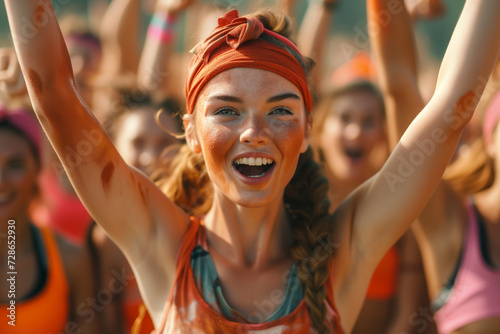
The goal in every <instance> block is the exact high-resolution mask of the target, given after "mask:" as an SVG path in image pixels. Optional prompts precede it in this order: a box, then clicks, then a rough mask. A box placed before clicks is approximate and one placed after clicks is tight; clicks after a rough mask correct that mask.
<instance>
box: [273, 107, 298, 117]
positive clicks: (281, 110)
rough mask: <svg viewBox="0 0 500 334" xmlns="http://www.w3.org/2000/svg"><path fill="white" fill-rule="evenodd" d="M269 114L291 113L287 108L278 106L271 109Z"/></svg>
mask: <svg viewBox="0 0 500 334" xmlns="http://www.w3.org/2000/svg"><path fill="white" fill-rule="evenodd" d="M271 115H293V113H292V111H291V110H290V109H289V108H285V107H278V108H275V109H273V110H272V111H271Z"/></svg>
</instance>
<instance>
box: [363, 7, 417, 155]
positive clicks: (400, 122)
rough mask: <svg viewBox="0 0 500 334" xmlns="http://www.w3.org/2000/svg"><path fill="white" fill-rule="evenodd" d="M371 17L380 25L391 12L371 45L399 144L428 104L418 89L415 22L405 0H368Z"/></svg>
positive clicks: (393, 136) (389, 127)
mask: <svg viewBox="0 0 500 334" xmlns="http://www.w3.org/2000/svg"><path fill="white" fill-rule="evenodd" d="M366 7H367V17H368V22H371V23H370V24H377V23H378V22H379V20H380V18H381V17H383V13H388V14H387V15H389V17H388V19H386V20H385V22H387V23H385V22H384V23H385V24H377V25H376V27H377V30H375V31H372V33H370V45H371V47H372V50H373V54H374V59H375V63H376V66H377V70H378V78H379V84H380V90H381V92H382V95H383V97H384V103H385V111H386V116H387V130H388V134H389V141H390V144H391V147H395V146H396V144H397V143H398V142H399V139H400V138H401V136H402V135H403V133H404V132H405V131H406V129H407V128H408V125H410V123H411V122H412V121H413V119H414V118H415V117H416V116H417V115H418V113H419V112H420V110H422V108H423V107H424V103H423V101H422V98H421V97H420V93H419V91H418V83H417V74H418V73H417V55H416V47H415V38H414V36H413V22H412V20H410V17H409V14H408V11H407V10H406V8H405V1H404V0H367V2H366Z"/></svg>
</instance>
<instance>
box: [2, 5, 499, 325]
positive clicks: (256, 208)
mask: <svg viewBox="0 0 500 334" xmlns="http://www.w3.org/2000/svg"><path fill="white" fill-rule="evenodd" d="M6 5H7V6H6V7H7V12H8V16H9V22H10V26H11V31H12V32H13V36H14V42H15V46H16V49H17V53H18V55H19V58H20V62H21V66H22V68H23V73H25V75H26V77H25V79H26V82H27V83H28V89H29V91H30V95H31V98H32V102H33V105H34V106H35V109H36V112H37V114H38V116H39V119H40V120H41V122H42V124H43V126H44V129H45V131H46V133H47V135H48V136H49V138H50V140H51V143H52V144H53V146H54V148H55V150H56V151H57V152H58V153H60V155H63V154H64V150H65V148H66V147H68V146H69V147H73V148H76V147H77V146H78V145H79V143H80V142H81V140H83V139H84V135H85V133H86V132H90V133H98V134H102V135H103V137H104V139H103V140H102V141H101V142H100V144H99V145H96V146H95V147H93V148H92V151H91V152H90V153H89V154H88V155H86V156H85V157H83V158H82V159H83V162H82V163H81V164H79V165H77V166H75V165H74V164H72V165H71V166H70V161H64V159H63V164H65V166H66V167H67V170H68V174H69V175H70V178H71V180H72V182H73V185H74V187H75V189H76V190H77V192H78V194H79V196H81V198H82V200H83V201H84V203H85V205H86V206H87V208H88V209H89V211H90V212H91V214H92V216H93V217H94V218H95V220H96V222H98V223H99V224H100V225H101V226H102V227H103V228H104V230H106V231H107V232H108V234H109V235H110V236H111V238H112V239H113V240H114V241H115V242H116V244H117V245H118V246H119V247H120V248H121V250H122V251H123V252H124V253H125V255H126V256H127V259H128V260H129V262H130V263H131V266H132V268H133V269H134V272H135V273H136V278H137V281H138V284H139V288H140V290H141V294H142V296H143V299H144V301H145V304H146V306H147V308H148V310H149V312H150V314H151V317H152V319H153V322H154V323H155V325H156V327H157V328H158V331H159V332H161V333H226V332H230V333H310V332H319V333H328V332H336V333H342V332H344V331H345V332H350V331H351V329H352V327H353V324H354V322H355V319H356V316H357V314H358V312H359V309H360V307H361V305H362V303H363V299H364V296H365V293H366V288H367V286H368V283H369V280H370V277H371V274H372V273H373V270H374V268H375V267H376V265H377V263H378V262H379V260H380V259H381V258H382V256H383V255H384V254H385V253H386V252H387V251H388V249H389V248H390V247H391V246H392V244H393V243H394V242H395V241H396V240H397V239H398V238H399V237H400V236H401V234H402V233H403V232H404V231H405V230H406V229H407V228H408V227H409V226H410V224H411V222H412V221H413V220H414V219H415V218H416V216H417V215H418V214H419V212H420V210H421V209H422V208H423V206H424V204H425V202H426V201H427V200H428V198H429V197H430V196H431V194H432V192H433V190H434V188H435V186H436V184H437V183H438V182H439V180H440V179H441V176H442V173H443V171H444V166H445V165H446V164H447V162H448V160H449V159H450V157H451V155H452V153H453V151H454V148H455V146H456V144H457V143H458V140H459V138H460V135H461V133H462V130H463V128H464V127H465V125H466V124H467V121H468V118H469V117H468V111H469V110H471V109H473V108H474V107H475V105H476V101H475V99H473V97H474V96H476V95H477V96H479V95H480V94H481V93H482V92H481V90H480V89H476V88H475V86H476V83H475V81H474V80H473V79H472V78H477V77H484V76H488V75H489V73H490V71H491V67H492V65H493V63H494V61H495V59H496V56H497V54H498V50H499V48H500V38H497V39H495V41H494V42H493V41H491V40H489V39H487V38H486V37H485V34H484V33H483V30H484V29H485V26H487V29H488V31H490V32H492V33H495V34H500V22H498V20H496V18H497V16H498V14H499V13H500V3H498V2H495V1H477V0H474V1H468V2H467V4H466V8H465V11H464V15H463V18H462V19H461V20H460V21H459V23H458V27H457V29H456V32H455V36H454V38H453V39H452V41H451V43H450V46H449V53H450V54H453V55H457V54H459V55H463V57H462V56H461V57H455V56H450V55H448V57H445V61H444V64H443V72H442V78H440V79H441V80H440V81H439V84H438V88H437V89H436V93H435V95H434V96H433V98H432V100H431V102H430V103H429V104H428V105H427V106H426V108H425V109H424V110H423V111H422V114H421V116H420V117H419V118H418V119H416V120H415V122H414V123H413V124H412V125H411V126H410V127H409V129H408V131H407V132H406V134H405V136H404V137H403V139H402V142H401V144H400V145H398V146H397V147H396V149H395V150H394V152H393V154H392V155H391V156H390V157H389V159H388V161H387V163H386V164H385V165H384V167H383V168H382V169H381V170H380V172H379V173H377V174H376V175H375V176H374V177H372V178H370V179H369V180H368V181H366V183H364V184H363V185H361V186H360V187H359V188H357V189H356V190H355V191H354V192H353V193H352V194H351V195H350V196H349V197H347V198H346V200H345V201H344V202H343V203H342V204H341V205H340V206H339V208H338V209H337V210H336V211H335V214H334V215H333V216H331V215H329V214H328V208H329V201H328V199H327V191H328V186H327V180H326V179H325V177H324V176H322V173H321V169H320V168H319V166H318V165H317V164H316V163H315V162H314V161H313V159H312V154H311V151H310V149H309V139H310V136H311V125H312V115H311V114H310V113H309V112H310V110H311V108H312V96H311V93H310V91H309V89H308V86H307V72H308V68H309V65H310V61H309V60H308V59H305V58H304V57H303V56H302V55H301V54H300V52H299V51H298V49H297V48H296V47H295V46H294V44H293V43H292V42H291V41H290V40H289V39H288V37H287V32H286V31H287V28H288V23H287V21H286V20H284V19H282V18H280V17H278V16H276V15H275V14H273V13H272V12H269V11H268V12H260V13H257V14H253V15H248V16H244V17H239V15H238V13H237V12H236V11H230V12H228V13H226V14H225V15H224V16H222V17H221V18H219V21H218V27H217V28H216V29H215V30H214V31H213V32H212V33H211V34H210V36H209V37H207V38H206V39H205V40H204V41H203V42H201V43H199V44H198V45H196V46H195V48H194V49H193V50H192V53H194V56H193V60H192V62H191V65H190V67H189V71H188V75H187V80H186V100H187V104H186V114H185V116H184V118H183V120H184V127H185V133H186V141H187V145H186V146H184V147H182V148H181V151H180V155H179V158H178V160H177V164H176V165H173V170H172V171H171V178H168V179H167V180H163V182H161V184H160V186H161V188H162V189H163V190H164V191H162V190H160V188H158V187H157V186H156V185H155V184H153V183H152V182H151V181H150V180H149V179H148V178H146V177H145V176H144V175H143V174H141V173H139V172H137V171H136V170H135V169H133V168H130V167H129V166H128V165H127V164H126V163H125V162H124V161H123V159H122V158H121V157H120V156H119V154H118V153H117V151H116V149H115V148H114V147H113V144H112V143H111V141H110V140H109V139H108V138H107V137H106V136H105V135H104V134H103V129H102V127H101V126H100V125H99V123H98V122H97V121H96V120H95V119H94V118H93V117H92V116H91V113H90V111H89V110H88V108H87V106H86V105H85V104H84V103H82V102H81V99H80V97H79V95H78V92H77V91H76V90H75V89H74V81H73V78H72V73H71V66H70V65H69V60H68V56H67V53H66V51H65V46H64V42H63V40H62V38H61V37H60V32H59V28H58V25H57V21H56V19H55V15H54V13H53V11H52V9H51V7H50V1H49V0H6ZM40 15H44V17H47V20H46V21H44V22H47V24H45V25H44V26H43V27H40V29H39V30H38V32H37V34H36V36H35V37H34V38H33V39H31V40H30V41H29V43H23V41H22V40H21V39H20V37H21V36H23V35H22V31H23V20H21V19H20V18H31V17H39V16H40ZM156 35H158V34H156ZM156 35H155V36H156ZM158 37H159V38H162V37H164V36H161V34H160V35H158ZM471 43H474V52H473V53H472V52H467V51H468V50H469V48H470V44H471ZM41 50H43V51H44V52H41ZM47 50H53V52H47ZM33 54H37V55H38V56H37V57H32V56H31V55H33ZM469 63H470V64H474V66H464V64H467V65H469ZM476 63H477V64H480V66H476ZM457 69H458V70H457ZM450 112H451V114H452V116H454V117H455V118H456V119H459V120H460V122H455V123H451V122H449V121H447V119H446V118H444V117H443V116H444V115H448V116H449V114H448V113H450ZM436 129H439V130H440V131H441V132H440V134H439V138H436V134H435V131H434V130H436ZM422 140H434V154H433V155H418V156H416V155H415V152H417V151H418V150H419V144H420V142H421V141H422ZM412 163H413V164H418V168H414V169H413V170H412V171H411V172H408V171H407V169H405V168H406V166H407V165H408V164H412ZM394 180H400V181H401V180H402V181H401V182H397V183H395V182H394ZM165 193H166V194H167V195H168V196H165ZM189 216H194V217H203V225H202V226H203V229H204V230H205V233H206V245H207V246H206V248H207V249H206V251H207V252H208V253H209V256H210V259H211V260H212V262H213V271H216V274H217V279H216V280H215V281H216V285H217V286H216V287H217V288H218V293H217V295H216V296H214V295H210V296H207V297H206V298H205V297H204V298H201V294H200V291H203V290H204V289H205V287H203V286H202V287H201V289H200V288H199V287H197V286H195V284H196V283H195V282H194V277H193V275H192V273H191V271H192V267H191V265H190V263H189V259H190V258H191V261H193V260H194V257H195V255H196V254H194V253H193V249H194V247H195V246H196V244H197V242H196V240H197V238H196V236H195V235H196V234H197V233H198V231H199V230H200V224H199V220H198V219H196V218H193V219H191V220H190V219H189ZM294 267H296V268H297V277H298V279H299V280H300V288H301V289H302V291H303V298H302V300H301V301H300V302H299V304H298V305H297V306H296V308H294V309H293V310H290V312H288V313H287V314H286V315H284V316H282V317H280V318H278V319H275V320H271V321H268V322H259V323H255V322H252V321H250V316H251V315H252V314H254V313H255V312H256V311H259V310H261V309H266V313H273V312H274V311H276V310H277V309H278V308H279V307H280V304H281V301H282V300H283V298H286V296H284V291H285V288H286V284H287V283H286V281H287V279H285V282H284V278H285V277H287V276H289V274H290V272H291V271H290V270H291V269H290V268H294ZM195 287H196V289H195ZM208 299H213V300H214V302H215V303H218V304H217V305H223V304H224V305H225V306H229V307H230V308H231V309H232V310H234V311H235V312H236V313H237V314H238V315H239V320H238V321H233V320H229V319H228V318H227V317H226V316H224V315H222V314H221V313H220V312H218V311H217V310H215V308H214V307H211V306H209V303H208ZM337 310H338V311H337Z"/></svg>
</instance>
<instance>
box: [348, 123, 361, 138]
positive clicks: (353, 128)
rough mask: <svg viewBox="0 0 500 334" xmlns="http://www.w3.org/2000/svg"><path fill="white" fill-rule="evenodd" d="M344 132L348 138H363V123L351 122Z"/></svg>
mask: <svg viewBox="0 0 500 334" xmlns="http://www.w3.org/2000/svg"><path fill="white" fill-rule="evenodd" d="M344 133H345V137H346V139H347V140H352V141H354V140H358V139H360V138H361V125H360V124H358V123H355V122H351V123H349V124H348V125H347V126H346V127H345V130H344Z"/></svg>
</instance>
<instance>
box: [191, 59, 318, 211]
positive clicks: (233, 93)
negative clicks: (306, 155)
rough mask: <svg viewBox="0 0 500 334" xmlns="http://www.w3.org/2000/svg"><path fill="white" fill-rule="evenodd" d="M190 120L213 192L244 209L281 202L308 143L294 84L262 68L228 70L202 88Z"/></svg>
mask: <svg viewBox="0 0 500 334" xmlns="http://www.w3.org/2000/svg"><path fill="white" fill-rule="evenodd" d="M194 122H195V124H194V125H195V131H194V134H190V133H189V132H188V136H191V137H194V138H195V142H197V143H198V144H199V147H200V148H201V151H202V152H203V155H204V158H205V162H206V167H207V171H208V174H209V176H210V178H211V180H212V181H213V182H214V185H215V192H216V193H215V195H216V196H217V194H223V195H224V196H226V197H227V198H229V199H230V200H231V201H232V202H234V203H236V204H238V205H241V206H245V207H260V206H265V205H267V204H270V203H271V202H273V201H280V202H281V200H282V196H283V191H284V189H285V187H286V185H287V184H288V182H289V181H290V179H291V178H292V176H293V174H294V172H295V169H296V166H297V161H298V158H299V155H300V153H301V152H304V151H305V150H306V149H307V145H308V138H306V128H307V129H308V128H309V125H308V123H307V118H306V112H305V108H304V100H303V97H302V94H301V93H300V91H299V89H298V88H297V87H296V86H295V85H294V84H292V83H291V82H289V81H288V80H286V79H284V78H283V77H281V76H279V75H277V74H275V73H272V72H269V71H265V70H261V69H252V68H235V69H230V70H227V71H225V72H222V73H220V74H218V75H217V76H215V77H214V78H213V79H212V80H211V81H210V82H209V83H208V84H207V85H206V86H205V87H204V89H203V91H202V93H201V94H200V96H199V97H198V100H197V103H196V107H195V115H194ZM309 132H310V131H307V133H309ZM307 137H308V135H307Z"/></svg>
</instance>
